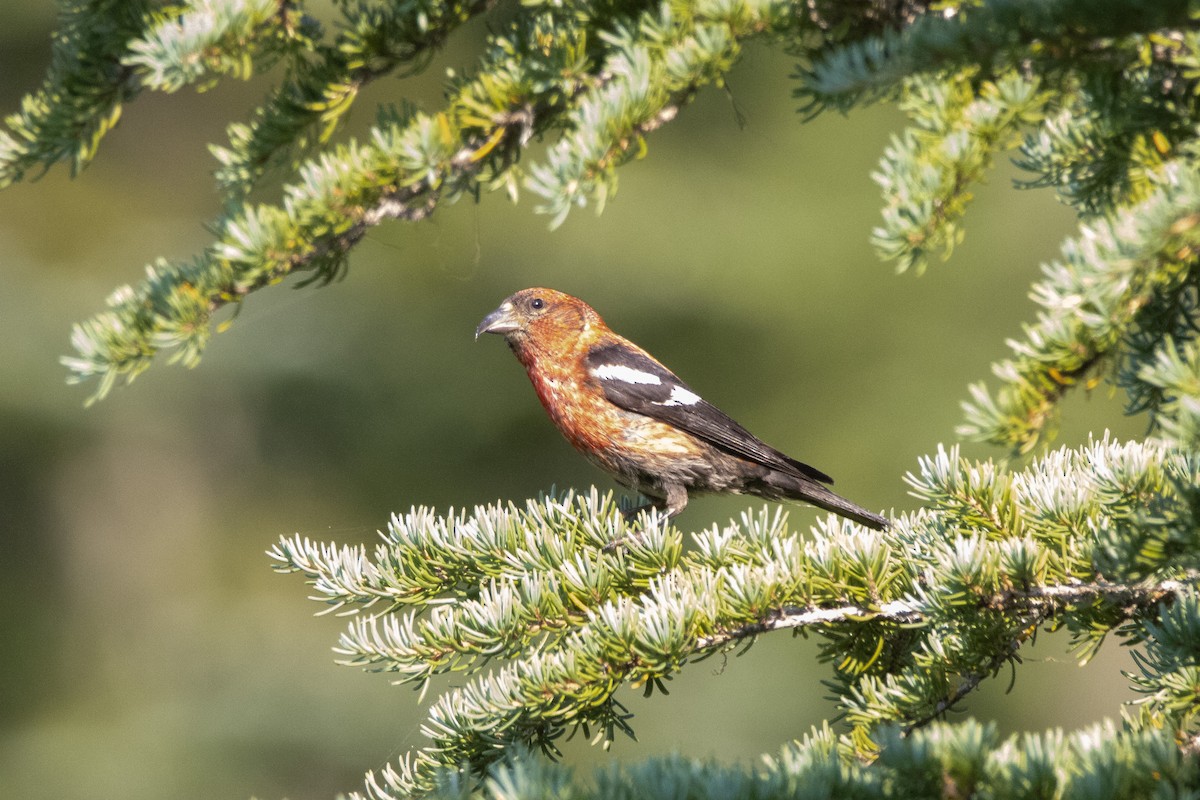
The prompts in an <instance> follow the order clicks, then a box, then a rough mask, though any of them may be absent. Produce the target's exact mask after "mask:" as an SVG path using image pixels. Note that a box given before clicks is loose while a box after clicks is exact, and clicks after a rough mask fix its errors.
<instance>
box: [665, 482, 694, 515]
mask: <svg viewBox="0 0 1200 800" xmlns="http://www.w3.org/2000/svg"><path fill="white" fill-rule="evenodd" d="M687 504H688V494H687V489H685V488H684V487H683V485H682V484H678V483H671V484H667V501H666V505H667V516H668V517H674V516H677V515H678V514H679V512H681V511H683V509H684V507H686V506H687ZM660 507H661V506H660Z"/></svg>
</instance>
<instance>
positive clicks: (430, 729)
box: [271, 439, 1200, 795]
mask: <svg viewBox="0 0 1200 800" xmlns="http://www.w3.org/2000/svg"><path fill="white" fill-rule="evenodd" d="M1191 470H1192V467H1191V466H1190V465H1189V464H1188V463H1186V462H1185V459H1184V458H1183V457H1182V456H1180V455H1177V454H1174V453H1172V452H1171V451H1170V450H1168V449H1166V448H1165V447H1163V446H1161V445H1155V444H1149V443H1141V444H1139V443H1132V442H1131V443H1124V444H1121V443H1117V442H1113V441H1111V440H1108V439H1104V440H1101V441H1098V442H1095V443H1093V444H1092V445H1090V446H1088V447H1086V448H1082V449H1080V450H1078V451H1068V450H1064V451H1060V452H1057V453H1053V454H1050V455H1047V456H1045V457H1044V458H1042V459H1039V460H1038V461H1036V462H1035V463H1033V464H1032V465H1030V467H1029V468H1027V469H1026V470H1024V471H1021V472H1015V473H1014V472H1010V471H1008V470H1005V469H1003V468H1001V467H998V466H997V465H995V464H993V463H991V462H986V463H974V464H973V463H968V462H966V461H964V460H962V459H961V458H959V457H958V455H957V453H956V452H954V451H946V450H939V452H938V453H937V455H935V456H933V457H930V458H926V459H922V460H921V463H920V469H919V473H918V474H916V475H911V476H910V477H909V481H910V483H911V485H912V487H913V491H914V494H915V495H916V496H918V497H919V498H920V499H922V500H923V501H925V502H926V504H927V510H925V511H922V512H919V513H917V514H911V515H905V516H902V517H900V518H898V519H896V520H895V523H894V525H893V527H892V528H891V529H890V530H889V531H886V532H883V533H879V532H875V531H868V530H866V529H864V528H861V527H859V526H856V525H854V524H852V523H849V522H846V521H844V520H840V519H838V518H835V517H830V518H829V519H827V520H825V521H824V522H822V524H821V525H820V526H819V527H818V528H817V529H816V530H814V531H812V532H811V534H810V535H808V536H804V535H801V534H799V533H797V532H794V531H791V530H789V529H788V527H787V525H786V519H785V518H784V517H783V515H782V514H780V513H779V512H778V511H776V512H775V513H773V514H772V513H770V512H769V511H767V510H764V511H762V512H760V513H759V514H757V515H753V516H751V515H748V514H747V515H743V517H742V519H741V520H740V522H731V523H730V524H729V525H727V526H725V527H723V528H719V527H713V528H710V529H708V530H704V531H699V532H695V533H692V534H691V535H690V537H688V538H690V546H689V547H687V548H684V546H683V545H684V536H683V535H682V533H681V532H680V531H678V530H677V529H676V528H675V527H674V526H672V525H670V524H669V523H667V522H666V521H665V520H663V519H661V518H659V517H658V516H656V515H650V516H642V517H640V518H639V519H638V520H637V521H636V522H633V523H630V522H627V521H626V518H625V516H624V515H623V514H622V513H621V511H620V509H619V508H618V506H617V505H616V503H615V502H614V501H613V498H612V497H611V496H604V497H601V496H600V495H599V494H598V493H597V492H596V491H595V490H592V492H591V494H589V495H586V496H581V495H575V494H573V493H567V494H566V495H564V496H561V497H547V498H544V499H542V500H540V501H530V502H529V503H528V504H527V505H526V506H525V507H523V508H518V507H517V506H515V505H513V504H508V505H497V506H489V507H478V508H476V509H474V511H472V512H470V513H468V512H466V511H460V512H457V513H455V512H451V513H450V514H447V515H445V516H441V515H437V514H435V513H433V512H432V511H430V510H429V509H424V508H421V509H413V510H412V511H410V512H409V513H408V514H405V515H403V516H396V517H393V519H392V521H391V523H390V525H389V526H388V532H387V534H386V536H385V537H384V540H383V541H382V542H381V543H380V544H379V545H377V546H376V547H375V549H374V551H373V552H370V553H369V552H368V551H367V550H366V549H365V548H362V547H341V548H338V547H335V546H333V545H328V544H321V543H316V542H312V541H310V540H308V539H306V538H303V537H300V536H295V537H290V538H284V539H282V540H281V541H280V543H279V544H278V545H277V546H276V547H275V548H274V549H273V550H272V551H271V557H272V558H273V559H274V560H275V561H277V562H278V567H277V568H278V569H280V570H282V571H293V572H300V573H302V574H304V575H305V576H306V577H307V578H308V580H309V581H310V582H311V583H312V585H313V587H314V589H315V592H316V599H319V600H323V601H324V602H325V603H326V604H328V605H329V607H330V610H338V611H341V612H342V613H346V612H351V613H356V614H357V612H358V611H359V610H360V609H361V610H365V609H367V608H372V607H373V606H376V605H377V604H379V603H383V604H385V607H384V608H383V609H382V610H373V611H372V612H371V613H370V614H368V615H363V614H358V615H357V616H356V617H355V618H354V619H352V620H351V621H350V623H349V625H348V627H347V630H346V631H345V632H344V633H343V634H342V636H341V638H340V640H339V643H338V647H337V652H338V654H339V656H340V657H341V662H342V663H344V664H347V665H349V666H358V667H363V668H366V669H369V670H374V671H382V672H389V673H394V674H395V675H396V676H397V680H398V682H401V683H414V684H417V685H418V686H419V687H421V688H422V690H424V689H425V688H426V687H427V686H428V682H429V679H430V678H432V677H433V676H435V675H438V674H442V673H446V672H465V673H467V674H469V675H471V676H473V677H472V678H471V679H470V680H469V681H467V682H466V683H464V684H461V685H460V686H458V687H457V688H453V689H450V690H448V691H446V692H445V694H443V695H442V696H441V697H440V698H438V699H437V700H435V701H434V702H433V704H432V705H431V706H430V708H429V712H428V719H427V720H426V723H425V725H424V726H423V728H422V732H423V733H424V734H425V736H426V737H428V738H429V740H430V742H431V744H429V745H428V746H426V747H424V748H422V749H420V750H417V751H415V752H413V753H410V754H409V755H408V756H406V757H405V759H403V760H402V761H401V762H400V763H399V765H397V766H396V767H394V768H389V769H387V770H385V771H384V772H383V773H381V774H380V775H376V776H374V777H373V778H371V779H370V781H369V784H368V785H369V786H375V785H378V786H379V787H382V788H381V791H383V792H385V793H397V794H401V795H404V794H410V793H413V792H427V791H431V790H433V789H435V788H436V787H437V785H438V781H440V780H442V779H443V776H444V773H445V771H446V770H457V769H460V768H461V769H464V770H465V771H466V773H467V774H468V775H469V774H472V773H474V774H480V773H482V772H484V771H485V770H486V769H487V768H488V767H489V765H491V764H492V763H494V762H495V761H497V760H498V759H500V758H502V757H503V756H504V754H505V753H506V752H508V751H509V750H510V749H512V748H526V749H537V750H541V751H544V752H546V753H549V754H551V755H553V754H556V753H557V752H558V749H557V745H556V742H557V741H558V740H559V739H560V738H561V737H563V736H564V735H567V734H570V733H574V732H575V731H579V732H582V733H583V734H584V735H585V736H588V737H592V738H594V740H595V741H597V742H604V743H608V742H611V741H612V740H613V738H614V737H615V736H616V735H617V734H618V733H624V734H629V735H632V727H631V724H632V723H631V714H630V713H629V709H627V708H626V707H625V706H624V705H623V704H622V703H621V702H620V701H619V700H617V698H616V692H617V690H618V689H619V688H620V687H621V686H623V685H625V684H628V685H630V686H633V687H636V688H642V689H644V691H645V693H646V694H651V693H653V692H654V691H655V690H660V691H665V682H666V681H669V680H670V679H671V678H672V677H673V676H674V675H675V674H676V673H677V672H679V671H680V670H681V669H684V668H686V666H687V665H688V664H689V663H690V662H692V661H694V660H697V659H702V658H706V657H708V656H711V655H712V654H713V653H715V652H721V651H725V650H730V649H735V648H737V647H738V646H740V645H741V644H743V643H745V642H746V641H748V640H750V639H752V638H753V637H754V636H756V635H759V634H762V633H766V632H769V631H771V630H777V629H782V628H792V629H799V630H810V631H812V632H814V633H816V634H818V635H820V636H821V637H822V639H823V640H824V643H823V645H822V658H823V659H824V660H826V661H828V662H830V663H832V664H834V665H835V666H834V677H833V678H832V679H831V680H830V681H828V682H827V686H828V688H829V689H830V690H831V691H832V692H833V693H834V695H835V697H836V698H837V699H838V700H839V702H840V703H841V705H842V708H843V711H844V715H845V719H846V720H847V722H848V723H849V724H850V726H851V732H850V733H849V734H848V737H847V741H848V742H849V743H852V745H853V747H854V749H856V750H857V751H858V752H859V753H860V754H863V755H868V754H871V753H874V752H875V751H876V749H877V748H878V747H879V744H878V740H879V737H880V736H881V735H883V734H881V733H880V731H884V730H885V729H886V727H885V726H886V725H888V724H897V725H900V726H901V730H904V731H913V730H916V729H918V728H921V727H923V726H924V725H926V724H928V723H929V722H931V721H932V720H934V719H935V718H937V717H938V716H940V715H941V714H942V713H944V712H945V711H946V710H947V709H949V708H951V707H952V706H954V705H955V704H956V703H957V702H958V701H959V700H960V699H961V698H962V697H963V696H965V695H966V694H967V693H968V692H969V691H970V690H971V689H973V688H975V686H977V685H978V684H979V682H980V681H982V680H983V679H984V678H986V677H989V676H991V675H994V674H995V673H997V672H998V671H1000V670H1001V669H1002V668H1003V667H1005V666H1006V665H1008V664H1009V663H1011V662H1013V661H1015V660H1016V659H1018V658H1019V655H1018V654H1019V650H1020V648H1021V646H1022V645H1023V644H1024V643H1025V642H1026V641H1027V640H1029V639H1030V638H1031V637H1032V636H1033V635H1034V634H1035V633H1036V631H1037V630H1038V629H1039V628H1040V627H1047V626H1048V627H1052V628H1053V627H1066V628H1068V629H1070V630H1071V631H1072V632H1073V634H1074V635H1075V637H1076V638H1077V639H1078V641H1079V644H1080V648H1081V652H1082V653H1083V654H1084V655H1085V656H1086V655H1087V654H1088V653H1090V652H1091V651H1092V650H1093V649H1094V648H1095V647H1098V646H1099V643H1100V641H1101V640H1102V639H1103V638H1104V637H1105V636H1106V635H1107V634H1109V633H1112V632H1118V633H1119V634H1120V635H1121V636H1122V637H1126V638H1132V639H1133V640H1134V641H1148V640H1150V639H1156V640H1157V641H1159V644H1158V645H1156V647H1155V648H1152V649H1151V650H1150V651H1148V655H1147V657H1146V658H1145V659H1143V660H1142V661H1141V662H1140V663H1141V665H1142V673H1143V674H1142V676H1141V677H1139V678H1136V679H1135V683H1136V684H1137V685H1138V686H1139V688H1141V689H1142V690H1143V691H1145V692H1146V693H1147V695H1148V697H1147V699H1146V702H1145V707H1146V713H1147V717H1146V719H1147V720H1148V721H1149V722H1152V723H1153V724H1154V725H1156V726H1158V727H1164V726H1167V727H1171V728H1172V729H1176V730H1182V729H1183V728H1186V727H1187V726H1188V725H1189V720H1190V718H1191V715H1193V714H1194V713H1195V711H1196V708H1197V704H1196V698H1195V697H1194V696H1191V695H1186V694H1183V692H1185V691H1187V690H1188V688H1189V686H1191V685H1190V684H1188V683H1187V680H1186V679H1187V677H1188V676H1191V675H1192V674H1193V672H1194V670H1196V669H1197V668H1200V662H1198V661H1197V658H1198V657H1200V653H1197V652H1195V648H1194V640H1189V639H1188V638H1187V637H1188V630H1189V626H1194V625H1200V621H1198V620H1200V607H1198V606H1196V604H1195V603H1194V601H1193V600H1194V595H1192V594H1190V593H1191V592H1193V591H1194V582H1195V581H1196V579H1197V576H1200V555H1198V554H1200V541H1197V530H1200V527H1198V526H1197V524H1196V519H1195V517H1194V516H1193V512H1192V507H1191V505H1190V498H1189V496H1188V495H1187V494H1186V493H1185V492H1184V491H1183V490H1182V489H1181V486H1180V484H1179V483H1178V482H1177V481H1176V480H1175V477H1176V476H1178V475H1182V474H1192V473H1191ZM1131 523H1133V524H1131ZM1148 543H1156V544H1155V546H1150V545H1149V544H1148ZM1119 568H1124V570H1125V572H1126V573H1128V575H1124V574H1122V573H1121V572H1120V571H1118V570H1119ZM1121 581H1124V582H1121ZM1175 598H1193V599H1192V600H1187V601H1186V602H1180V603H1178V604H1176V605H1174V606H1170V607H1167V608H1168V610H1167V612H1166V613H1162V614H1160V612H1161V611H1162V610H1163V608H1164V606H1163V605H1162V603H1163V602H1164V601H1165V602H1169V601H1171V600H1172V599H1175ZM1192 688H1194V687H1192ZM1149 722H1148V723H1147V724H1149ZM897 746H899V745H897Z"/></svg>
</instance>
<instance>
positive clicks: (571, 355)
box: [475, 287, 890, 530]
mask: <svg viewBox="0 0 1200 800" xmlns="http://www.w3.org/2000/svg"><path fill="white" fill-rule="evenodd" d="M485 333H490V334H496V335H499V336H503V337H504V339H505V340H506V341H507V342H508V346H509V348H511V349H512V351H513V353H514V354H515V355H516V357H517V360H518V361H520V362H521V365H522V366H524V367H525V372H526V373H527V374H528V376H529V380H530V382H531V383H532V384H533V388H534V391H535V392H536V393H537V396H538V399H539V400H540V401H541V403H542V406H543V407H544V408H545V409H546V413H547V414H549V416H550V419H551V421H552V422H553V423H554V424H555V426H556V427H557V428H558V429H559V431H560V432H561V433H562V434H563V436H564V437H566V439H567V441H568V442H570V443H571V445H573V446H574V447H575V449H576V450H578V451H579V452H580V453H582V454H583V455H584V456H585V457H586V458H587V459H588V460H589V461H591V462H592V463H593V464H595V465H596V466H598V467H600V468H601V469H602V470H604V471H606V472H608V473H609V474H611V475H612V476H613V477H614V478H616V480H617V482H619V483H620V484H622V485H624V486H627V487H629V488H631V489H633V490H634V491H637V492H639V493H641V494H642V495H644V496H645V497H646V498H648V499H649V500H650V503H649V504H648V505H650V506H654V507H656V508H658V509H660V510H662V511H665V512H666V514H667V516H668V517H669V518H673V517H675V516H676V515H678V514H679V513H680V512H681V511H683V509H684V507H685V506H687V503H688V497H689V495H693V494H704V493H733V494H748V495H756V496H758V497H762V498H765V499H767V500H772V501H777V500H800V501H803V502H806V503H809V504H811V505H814V506H817V507H818V508H822V509H825V510H827V511H832V512H834V513H835V514H839V515H841V516H843V517H846V518H847V519H851V520H853V521H855V522H857V523H859V524H861V525H865V526H866V527H868V528H872V529H875V530H884V529H886V528H887V527H888V526H889V524H890V523H889V521H888V519H887V518H886V517H883V516H880V515H879V514H875V513H872V512H870V511H868V510H867V509H865V508H863V507H861V506H859V505H856V504H855V503H852V502H850V501H849V500H847V499H846V498H844V497H841V496H840V495H838V494H835V493H834V492H833V491H832V490H830V489H829V488H828V486H827V485H828V484H832V483H833V479H832V478H830V477H829V476H828V475H826V474H825V473H824V472H821V471H820V470H818V469H816V468H814V467H810V466H809V465H808V464H804V463H802V462H800V461H797V460H796V459H794V458H792V457H790V456H788V455H785V454H784V453H782V452H780V451H779V450H776V449H775V448H774V447H771V446H770V445H768V444H766V443H765V442H763V441H762V440H761V439H759V438H758V437H756V436H755V435H754V434H752V433H750V432H749V431H748V430H746V428H744V427H743V426H742V425H740V424H739V423H738V422H736V421H735V420H734V419H733V418H732V417H730V416H729V415H728V414H726V413H725V412H723V411H721V410H720V409H719V408H717V407H716V406H714V405H713V404H711V403H709V402H708V401H706V400H704V399H703V398H702V397H700V395H699V394H697V393H696V392H695V391H694V390H693V389H692V388H691V387H690V386H688V385H687V384H686V383H684V382H683V381H682V380H680V379H679V377H678V376H676V375H675V373H673V372H671V371H670V370H669V369H667V368H666V367H665V366H663V364H662V363H661V362H660V361H658V360H657V359H655V358H654V357H653V356H651V355H650V354H649V353H647V352H646V351H645V350H643V349H642V348H641V347H639V346H637V345H636V344H634V343H633V342H631V341H629V340H628V339H626V338H624V337H622V336H620V335H618V334H616V333H614V332H613V331H612V330H611V329H610V328H609V327H608V326H607V325H606V324H605V323H604V320H603V319H602V318H601V317H600V315H599V314H598V313H596V311H595V310H594V309H593V308H592V307H591V306H590V305H588V304H587V303H585V302H584V301H582V300H580V299H579V298H577V297H573V296H571V295H569V294H565V293H563V292H559V291H556V290H554V289H546V288H540V287H535V288H530V289H523V290H521V291H519V292H516V293H515V294H513V295H511V296H510V297H508V298H507V299H505V300H504V302H502V303H501V304H500V306H499V307H498V308H496V310H494V311H492V312H491V313H490V314H488V315H487V316H486V317H484V318H483V321H482V322H480V323H479V325H478V327H476V329H475V339H476V340H477V341H478V339H479V337H480V336H482V335H483V334H485ZM638 510H640V509H635V511H638Z"/></svg>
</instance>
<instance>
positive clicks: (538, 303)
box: [529, 297, 546, 311]
mask: <svg viewBox="0 0 1200 800" xmlns="http://www.w3.org/2000/svg"><path fill="white" fill-rule="evenodd" d="M529 307H530V308H532V309H533V310H534V311H541V310H542V309H543V308H545V307H546V301H545V300H543V299H542V298H540V297H535V298H533V299H532V300H530V301H529Z"/></svg>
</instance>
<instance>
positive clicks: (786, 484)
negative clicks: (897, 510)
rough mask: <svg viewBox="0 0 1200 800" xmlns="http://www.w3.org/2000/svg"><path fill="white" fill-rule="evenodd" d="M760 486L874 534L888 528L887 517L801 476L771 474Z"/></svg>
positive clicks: (774, 472)
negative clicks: (819, 509) (870, 530)
mask: <svg viewBox="0 0 1200 800" xmlns="http://www.w3.org/2000/svg"><path fill="white" fill-rule="evenodd" d="M763 483H764V484H766V485H767V486H768V487H770V489H771V490H773V491H774V492H778V493H779V496H780V497H782V498H787V499H789V500H802V501H804V502H805V503H808V504H810V505H814V506H816V507H817V508H823V509H825V510H826V511H832V512H833V513H835V514H838V515H840V516H843V517H845V518H846V519H850V520H854V521H855V522H857V523H859V524H860V525H866V526H867V527H868V528H873V529H874V530H877V531H882V530H886V529H887V528H888V526H889V525H891V522H890V521H889V520H888V518H887V517H882V516H880V515H879V514H874V513H872V512H870V511H867V510H866V509H865V508H863V507H862V506H859V505H855V504H854V503H851V502H850V501H849V500H847V499H846V498H844V497H842V496H841V495H840V494H837V493H835V492H832V491H830V490H829V489H827V488H825V487H824V486H822V485H821V484H819V483H817V482H816V481H813V480H809V479H808V478H805V477H803V476H797V475H788V474H787V473H785V472H776V471H771V472H769V473H767V475H766V476H765V477H764V478H763Z"/></svg>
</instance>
